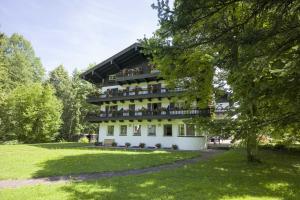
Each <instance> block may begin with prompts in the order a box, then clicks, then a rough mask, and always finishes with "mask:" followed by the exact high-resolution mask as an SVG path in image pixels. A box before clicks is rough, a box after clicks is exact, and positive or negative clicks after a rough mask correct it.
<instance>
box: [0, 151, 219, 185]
mask: <svg viewBox="0 0 300 200" xmlns="http://www.w3.org/2000/svg"><path fill="white" fill-rule="evenodd" d="M222 152H224V150H213V149H210V150H206V151H201V156H199V157H195V158H191V159H185V160H178V161H175V162H173V163H169V164H162V165H159V166H154V167H147V168H143V169H132V170H124V171H115V172H96V173H85V174H78V175H69V176H52V177H45V178H34V179H24V180H2V181H0V189H1V188H17V187H22V186H32V185H38V184H55V183H66V182H70V181H85V180H93V179H102V178H110V177H120V176H129V175H138V174H148V173H154V172H159V171H161V170H166V169H167V170H168V169H175V168H179V167H182V166H184V165H186V164H191V163H197V162H199V161H203V160H208V159H210V158H211V157H213V156H214V155H216V154H220V153H222Z"/></svg>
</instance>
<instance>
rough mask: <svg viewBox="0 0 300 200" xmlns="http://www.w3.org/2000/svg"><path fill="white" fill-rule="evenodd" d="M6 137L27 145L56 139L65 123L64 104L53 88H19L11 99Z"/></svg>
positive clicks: (7, 107) (45, 86) (27, 86)
mask: <svg viewBox="0 0 300 200" xmlns="http://www.w3.org/2000/svg"><path fill="white" fill-rule="evenodd" d="M4 109H5V114H6V115H5V116H6V122H5V126H6V133H7V134H6V135H4V138H5V137H7V138H8V139H11V138H12V139H17V140H19V141H22V142H25V143H35V142H47V141H51V140H53V138H54V136H55V134H57V131H58V128H59V126H60V124H61V120H60V115H61V109H62V106H61V102H60V101H59V100H58V99H57V98H56V97H55V96H54V91H53V89H52V87H51V86H49V85H41V84H40V83H34V84H27V85H22V86H17V87H16V88H15V89H14V90H13V91H12V92H11V93H10V94H9V95H8V97H7V101H6V107H5V108H4Z"/></svg>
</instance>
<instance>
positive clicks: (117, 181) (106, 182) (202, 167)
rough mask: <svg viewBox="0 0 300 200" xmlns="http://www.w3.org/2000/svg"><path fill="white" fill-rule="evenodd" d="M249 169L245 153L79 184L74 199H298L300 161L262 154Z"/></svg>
mask: <svg viewBox="0 0 300 200" xmlns="http://www.w3.org/2000/svg"><path fill="white" fill-rule="evenodd" d="M263 158H264V159H263V164H248V163H247V162H246V161H245V159H244V155H243V153H241V152H236V151H231V152H227V153H225V154H224V155H221V156H218V157H217V158H216V159H214V160H211V161H208V162H202V163H198V164H193V165H188V166H186V167H183V168H180V169H176V170H165V171H162V172H160V173H154V174H146V175H135V176H128V177H116V178H111V179H103V180H97V181H85V182H78V183H77V182H75V183H71V184H68V185H65V186H62V187H61V188H60V189H61V190H62V191H64V192H67V193H68V195H69V198H70V199H209V200H210V199H214V200H215V199H241V198H245V199H246V198H249V199H254V198H260V199H266V200H268V199H286V200H288V199H300V191H299V185H300V159H299V158H300V156H299V155H291V154H285V153H280V154H276V155H274V153H270V152H264V153H263Z"/></svg>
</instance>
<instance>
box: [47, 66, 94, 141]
mask: <svg viewBox="0 0 300 200" xmlns="http://www.w3.org/2000/svg"><path fill="white" fill-rule="evenodd" d="M48 82H49V83H50V84H51V85H53V87H54V88H55V91H56V92H55V94H56V96H57V97H58V98H59V99H60V100H61V101H62V103H63V113H62V116H61V118H62V121H63V123H62V125H61V129H60V137H61V138H63V139H65V140H68V141H72V140H74V139H76V137H75V135H78V134H79V133H81V132H82V131H83V130H87V129H90V127H91V126H92V125H91V124H88V123H86V120H85V117H86V114H87V113H88V112H89V111H90V110H91V109H93V108H94V107H93V106H91V105H89V104H87V103H86V96H87V95H88V94H89V93H91V92H92V91H93V90H94V87H93V86H92V84H90V83H88V82H86V81H84V80H82V79H81V78H80V77H79V73H78V71H77V70H75V71H74V72H73V74H72V76H71V77H70V76H69V74H68V72H67V71H66V70H65V69H64V67H63V66H62V65H60V66H58V67H57V68H56V69H54V70H53V71H52V72H50V76H49V80H48ZM92 129H93V128H92Z"/></svg>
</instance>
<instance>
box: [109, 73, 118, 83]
mask: <svg viewBox="0 0 300 200" xmlns="http://www.w3.org/2000/svg"><path fill="white" fill-rule="evenodd" d="M108 80H109V81H115V80H116V75H115V74H113V75H109V76H108Z"/></svg>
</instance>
